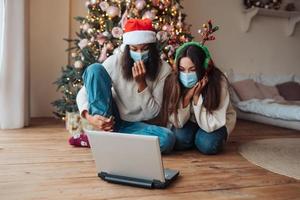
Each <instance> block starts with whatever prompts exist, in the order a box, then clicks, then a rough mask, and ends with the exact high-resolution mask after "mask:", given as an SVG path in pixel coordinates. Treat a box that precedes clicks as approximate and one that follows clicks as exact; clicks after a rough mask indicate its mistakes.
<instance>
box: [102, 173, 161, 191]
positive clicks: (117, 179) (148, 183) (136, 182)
mask: <svg viewBox="0 0 300 200" xmlns="http://www.w3.org/2000/svg"><path fill="white" fill-rule="evenodd" d="M98 176H99V177H100V178H101V179H103V180H105V181H107V182H110V183H117V184H123V185H129V186H135V187H141V188H149V189H151V188H164V187H165V184H164V183H162V182H161V181H157V180H145V179H138V178H132V177H126V176H119V175H114V174H109V173H106V172H100V173H98Z"/></svg>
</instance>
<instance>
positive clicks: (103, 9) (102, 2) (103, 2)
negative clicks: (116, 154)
mask: <svg viewBox="0 0 300 200" xmlns="http://www.w3.org/2000/svg"><path fill="white" fill-rule="evenodd" d="M99 6H100V8H101V10H102V11H104V12H105V11H106V10H107V9H108V7H109V4H108V3H107V2H106V1H101V2H100V4H99Z"/></svg>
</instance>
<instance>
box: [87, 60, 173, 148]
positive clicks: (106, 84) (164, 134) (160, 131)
mask: <svg viewBox="0 0 300 200" xmlns="http://www.w3.org/2000/svg"><path fill="white" fill-rule="evenodd" d="M83 81H84V85H85V88H86V91H87V96H88V103H89V110H88V112H89V114H90V115H101V116H104V117H110V116H114V118H115V127H114V131H115V132H120V133H126V134H138V135H148V136H157V137H158V138H159V144H160V150H161V152H163V153H169V152H171V151H172V149H173V147H174V144H175V136H174V134H173V132H172V131H171V130H169V129H167V128H164V127H160V126H156V125H150V124H147V123H144V122H127V121H124V120H122V119H121V118H120V116H119V112H118V108H117V106H116V104H115V102H114V100H113V97H112V92H111V87H112V81H111V78H110V76H109V74H108V73H107V71H106V70H105V68H104V67H103V66H102V65H101V64H99V63H95V64H92V65H90V66H89V67H88V68H87V69H86V70H85V72H84V74H83Z"/></svg>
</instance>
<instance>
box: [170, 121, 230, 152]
mask: <svg viewBox="0 0 300 200" xmlns="http://www.w3.org/2000/svg"><path fill="white" fill-rule="evenodd" d="M172 131H173V133H174V134H175V137H176V142H175V147H174V148H175V149H176V150H186V149H191V148H193V147H196V148H197V149H198V150H199V151H200V152H201V153H203V154H206V155H214V154H218V153H220V152H221V151H222V149H223V146H224V142H225V140H226V138H227V129H226V127H225V126H223V127H221V128H219V129H217V130H215V131H213V132H211V133H208V132H206V131H204V130H202V129H201V128H199V126H198V125H197V124H196V123H194V122H191V121H188V122H187V123H186V124H185V125H184V127H182V128H178V129H177V128H173V129H172Z"/></svg>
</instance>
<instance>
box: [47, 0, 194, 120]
mask: <svg viewBox="0 0 300 200" xmlns="http://www.w3.org/2000/svg"><path fill="white" fill-rule="evenodd" d="M85 6H86V7H87V9H88V15H87V16H86V17H76V18H75V19H76V20H77V21H78V22H79V23H80V31H79V32H78V33H76V35H77V38H76V39H66V41H67V42H69V43H70V44H71V48H69V49H67V51H70V52H71V57H72V65H67V66H65V67H64V68H63V69H62V74H61V77H59V78H58V80H57V81H56V82H55V84H56V85H57V88H58V90H59V91H60V92H62V94H63V97H62V98H61V99H58V100H56V101H54V102H53V103H52V104H53V105H54V107H55V108H56V111H55V112H54V114H55V116H57V117H59V118H62V119H64V117H65V114H66V112H77V111H78V108H77V105H76V95H77V93H78V91H79V90H80V88H81V87H82V79H81V76H82V73H83V72H84V70H85V69H86V67H87V66H89V65H90V64H92V63H95V62H99V63H102V62H103V61H104V60H105V59H106V58H107V57H108V56H110V55H112V54H113V53H114V51H116V50H118V47H119V46H120V45H121V44H122V34H123V28H124V24H125V23H126V20H127V19H129V18H150V19H151V20H152V22H153V27H154V28H155V31H156V32H157V39H158V44H159V50H160V51H161V54H160V55H161V58H162V59H163V60H166V61H167V62H169V63H170V64H171V65H172V64H173V62H174V56H175V50H176V48H177V47H178V46H179V45H181V44H182V43H184V42H188V41H190V40H192V35H191V33H190V26H189V25H187V24H186V23H185V22H184V21H185V14H183V13H182V11H181V10H182V8H183V7H182V6H181V4H180V0H90V1H87V2H86V5H85Z"/></svg>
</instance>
